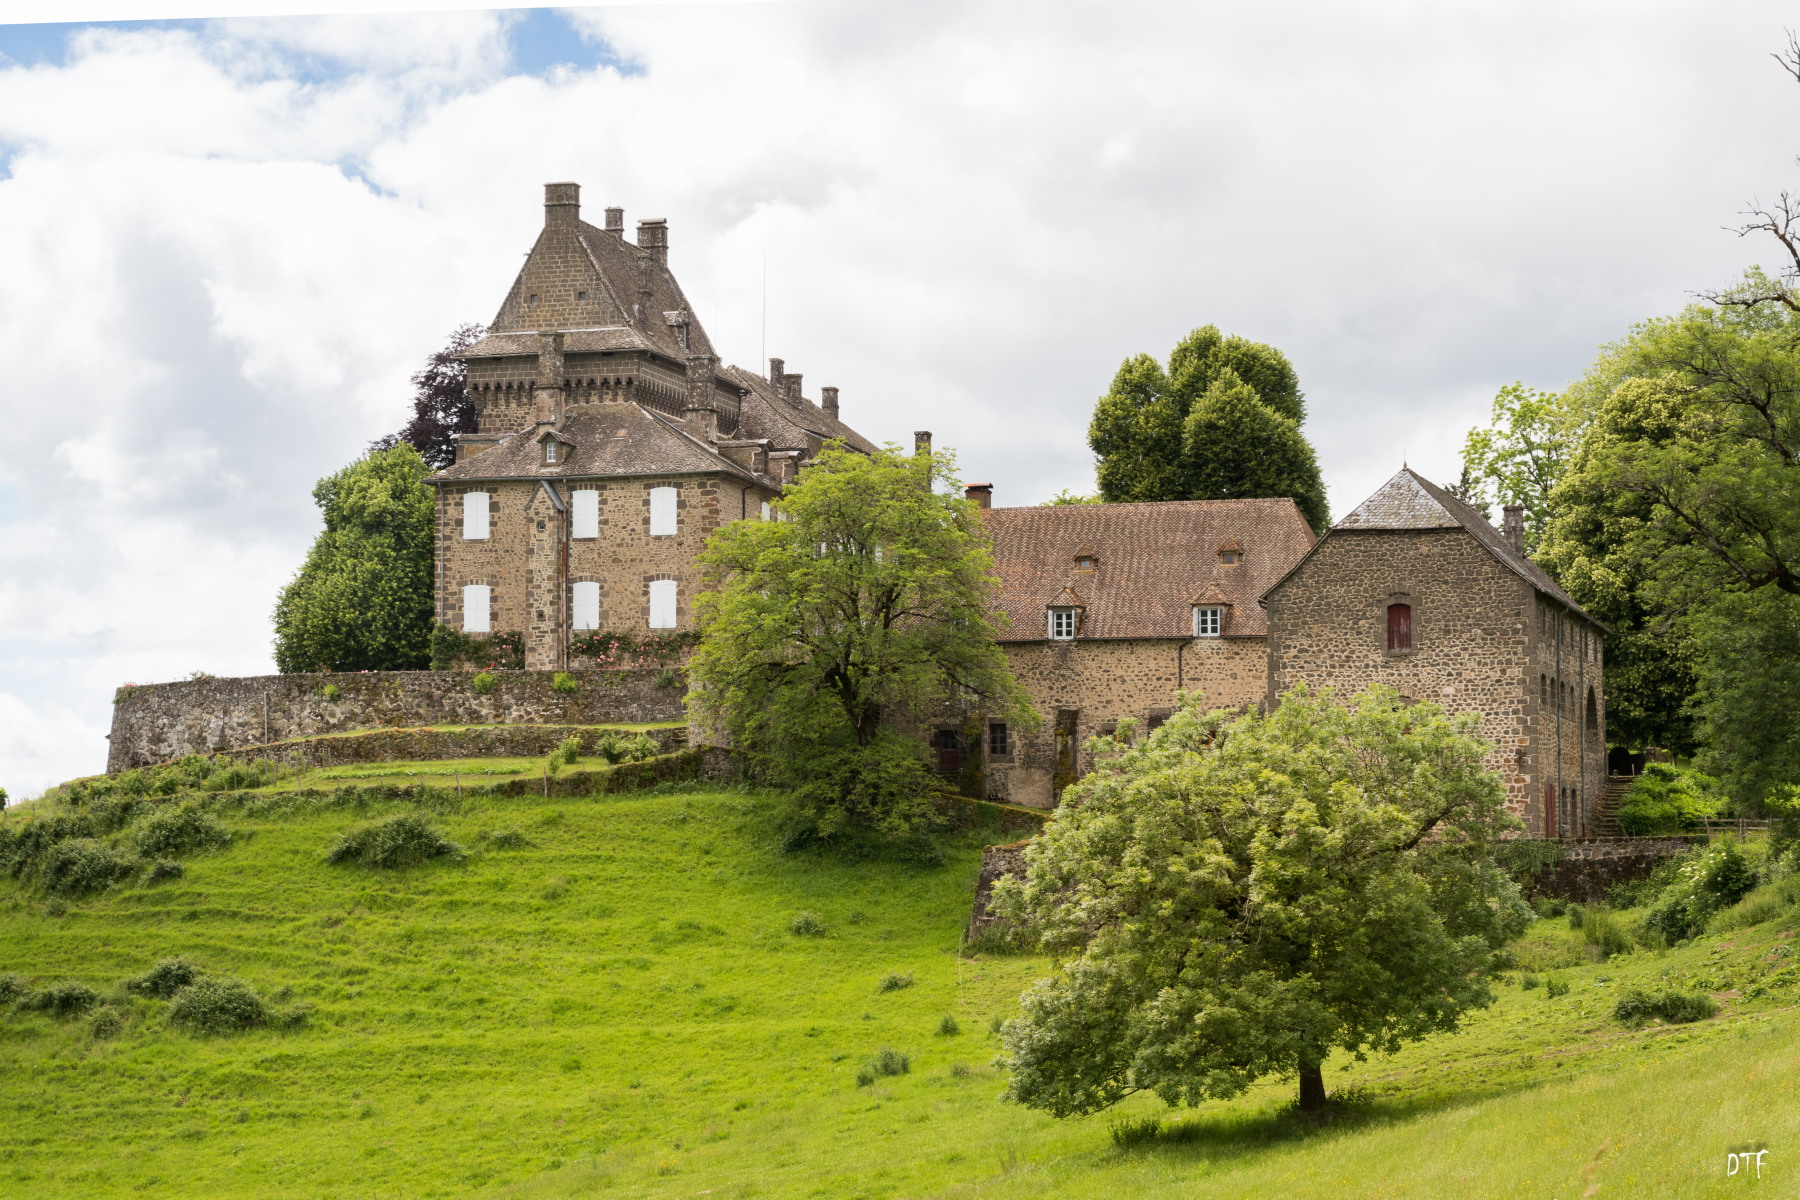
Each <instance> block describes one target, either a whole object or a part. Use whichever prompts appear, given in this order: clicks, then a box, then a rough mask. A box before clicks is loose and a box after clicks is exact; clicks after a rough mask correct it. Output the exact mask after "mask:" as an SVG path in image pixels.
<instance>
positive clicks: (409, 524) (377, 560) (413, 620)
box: [275, 445, 436, 673]
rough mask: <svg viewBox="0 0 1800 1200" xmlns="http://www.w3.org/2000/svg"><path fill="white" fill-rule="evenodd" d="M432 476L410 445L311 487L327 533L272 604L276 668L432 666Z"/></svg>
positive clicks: (374, 455) (379, 453) (376, 453)
mask: <svg viewBox="0 0 1800 1200" xmlns="http://www.w3.org/2000/svg"><path fill="white" fill-rule="evenodd" d="M430 473H431V468H430V467H429V466H427V465H426V462H425V460H424V459H423V458H422V457H420V455H419V452H418V451H417V450H414V449H413V448H412V447H411V446H408V445H400V446H395V447H393V448H392V449H388V450H371V451H370V452H369V453H368V454H366V455H365V456H364V457H362V458H360V459H358V460H357V461H356V462H353V463H351V464H350V465H349V466H347V467H345V468H344V469H343V470H341V471H339V472H337V474H335V475H329V476H326V477H325V478H324V479H321V480H320V481H319V483H318V486H316V487H314V488H313V500H314V501H315V502H316V503H317V504H318V506H319V507H320V509H322V510H323V511H324V516H325V531H324V532H323V533H321V534H319V536H318V538H317V539H316V540H314V542H313V545H312V549H311V550H310V551H308V552H307V555H306V562H305V563H304V564H303V565H302V566H301V568H300V571H299V574H297V575H295V576H294V579H293V581H292V582H291V583H289V584H288V585H287V587H285V588H283V589H282V592H281V598H280V599H279V600H278V601H277V602H276V605H275V664H276V666H277V667H279V668H280V669H281V670H282V671H283V672H284V673H285V672H294V671H317V670H337V671H383V670H385V671H400V670H415V669H419V668H423V667H425V666H427V665H428V664H429V663H430V659H431V618H432V590H431V588H432V579H431V547H432V533H433V527H434V524H435V521H436V501H435V498H434V497H433V496H432V492H431V488H430V487H429V486H428V485H427V484H426V483H425V477H426V476H427V475H429V474H430Z"/></svg>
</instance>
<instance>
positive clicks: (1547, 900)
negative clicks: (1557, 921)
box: [1531, 896, 1569, 919]
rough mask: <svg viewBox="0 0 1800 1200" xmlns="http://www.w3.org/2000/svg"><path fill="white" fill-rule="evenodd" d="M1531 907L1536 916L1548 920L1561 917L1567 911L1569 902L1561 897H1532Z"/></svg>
mask: <svg viewBox="0 0 1800 1200" xmlns="http://www.w3.org/2000/svg"><path fill="white" fill-rule="evenodd" d="M1531 907H1532V908H1533V909H1535V910H1536V911H1537V915H1538V916H1540V917H1544V918H1546V919H1548V918H1550V917H1560V916H1562V915H1563V913H1564V911H1566V910H1567V909H1568V907H1569V902H1568V901H1567V900H1564V899H1563V898H1562V897H1561V896H1534V897H1532V900H1531Z"/></svg>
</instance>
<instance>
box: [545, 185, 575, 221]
mask: <svg viewBox="0 0 1800 1200" xmlns="http://www.w3.org/2000/svg"><path fill="white" fill-rule="evenodd" d="M579 220H581V185H580V184H579V183H546V184H545V185H544V224H545V225H547V226H548V225H573V224H575V222H577V221H579Z"/></svg>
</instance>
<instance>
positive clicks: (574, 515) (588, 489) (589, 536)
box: [569, 484, 606, 542]
mask: <svg viewBox="0 0 1800 1200" xmlns="http://www.w3.org/2000/svg"><path fill="white" fill-rule="evenodd" d="M601 490H602V488H601V486H600V485H598V484H588V485H587V486H585V487H581V486H578V487H572V488H570V489H569V538H570V539H571V540H572V541H580V542H591V541H595V540H597V539H598V538H599V537H600V516H601V513H602V511H603V510H604V509H605V507H606V504H605V502H604V498H603V497H602V496H601V494H600V493H601ZM583 493H587V494H590V495H592V496H593V497H594V499H593V505H594V532H592V533H583V532H581V531H580V526H579V524H578V521H579V518H580V515H581V514H580V513H579V512H578V511H577V510H578V507H579V506H585V505H586V504H587V503H588V502H587V501H585V500H583V501H577V500H576V497H577V496H580V495H582V494H583Z"/></svg>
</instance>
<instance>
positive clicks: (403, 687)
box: [106, 670, 687, 773]
mask: <svg viewBox="0 0 1800 1200" xmlns="http://www.w3.org/2000/svg"><path fill="white" fill-rule="evenodd" d="M569 674H571V675H573V676H574V677H575V678H576V680H577V681H578V682H579V683H580V685H581V686H580V688H579V690H577V691H575V692H572V693H564V692H558V691H556V690H555V689H554V688H552V687H551V686H550V681H551V676H552V672H549V671H496V672H494V687H493V689H492V690H491V691H489V692H487V693H486V694H485V695H484V694H482V693H480V692H477V691H476V690H475V686H474V678H475V676H474V673H472V672H468V671H369V672H360V673H351V672H334V673H323V674H307V675H260V676H252V677H249V678H244V679H195V680H188V681H184V682H181V683H158V684H146V685H143V686H140V687H127V688H120V689H119V691H118V693H117V694H116V695H115V696H114V698H113V725H112V734H111V739H112V743H111V747H110V749H109V750H108V752H107V757H106V769H107V772H108V773H112V772H116V771H123V770H125V769H126V768H128V767H141V766H147V765H149V764H151V763H158V762H166V761H168V760H169V759H174V758H180V757H181V756H183V755H185V754H208V753H211V752H213V751H215V750H226V749H237V748H242V747H248V746H259V745H267V744H268V743H271V742H279V741H286V740H288V739H290V738H304V737H316V736H318V735H319V734H324V733H339V732H343V731H346V730H351V729H381V728H407V727H411V728H415V729H416V728H417V727H419V726H421V725H603V724H609V723H610V724H640V723H644V722H650V721H681V720H685V719H686V717H687V714H686V711H685V709H684V708H683V705H682V702H681V698H682V696H683V695H684V694H685V693H686V691H687V686H686V679H685V678H684V677H683V676H682V675H681V673H680V672H676V673H675V686H673V687H659V686H657V683H656V680H657V678H658V677H659V675H660V674H661V673H660V672H658V671H593V670H588V671H571V672H569ZM328 687H331V688H336V689H337V694H336V695H335V696H333V697H332V698H330V699H327V698H326V690H327V688H328Z"/></svg>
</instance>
